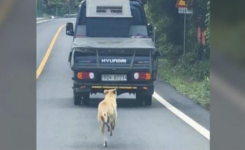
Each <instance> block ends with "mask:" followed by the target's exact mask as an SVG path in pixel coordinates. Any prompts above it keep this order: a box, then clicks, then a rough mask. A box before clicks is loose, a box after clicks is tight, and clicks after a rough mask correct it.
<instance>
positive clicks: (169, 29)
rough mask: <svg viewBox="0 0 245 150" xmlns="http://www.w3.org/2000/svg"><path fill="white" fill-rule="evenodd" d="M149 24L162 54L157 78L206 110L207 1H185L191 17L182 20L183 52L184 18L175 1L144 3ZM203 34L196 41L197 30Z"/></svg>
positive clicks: (208, 13)
mask: <svg viewBox="0 0 245 150" xmlns="http://www.w3.org/2000/svg"><path fill="white" fill-rule="evenodd" d="M144 2H146V5H145V9H146V12H147V16H148V19H149V21H150V22H152V23H153V25H154V26H155V27H156V45H157V48H158V50H159V51H160V52H161V54H162V58H161V59H160V60H159V70H158V72H159V76H160V77H162V78H164V79H165V81H166V82H168V83H169V84H171V85H172V86H173V87H175V88H176V90H178V91H179V92H180V93H182V94H183V95H186V96H188V97H189V98H190V99H192V100H194V101H195V102H197V103H198V104H200V105H202V106H203V107H205V108H206V109H209V108H210V80H209V69H210V66H209V53H210V47H209V36H210V29H209V20H210V8H209V7H210V1H209V0H187V3H188V7H189V8H191V9H192V10H193V14H191V15H187V16H186V19H187V20H186V25H187V26H186V50H185V53H184V52H183V26H184V24H183V23H184V15H183V14H179V13H178V9H177V8H176V6H175V4H176V2H177V0H144ZM198 28H199V29H200V31H201V32H202V33H204V32H206V36H204V40H205V41H204V42H202V41H203V39H200V40H198V37H197V29H198Z"/></svg>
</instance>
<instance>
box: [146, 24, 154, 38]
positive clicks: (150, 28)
mask: <svg viewBox="0 0 245 150" xmlns="http://www.w3.org/2000/svg"><path fill="white" fill-rule="evenodd" d="M147 30H148V34H149V36H152V35H153V25H152V24H151V23H148V24H147Z"/></svg>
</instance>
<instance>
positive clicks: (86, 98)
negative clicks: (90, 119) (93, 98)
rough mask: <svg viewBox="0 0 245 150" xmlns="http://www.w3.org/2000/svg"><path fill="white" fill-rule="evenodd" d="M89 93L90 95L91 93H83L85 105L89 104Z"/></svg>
mask: <svg viewBox="0 0 245 150" xmlns="http://www.w3.org/2000/svg"><path fill="white" fill-rule="evenodd" d="M89 95H90V93H84V94H82V99H83V105H88V104H89Z"/></svg>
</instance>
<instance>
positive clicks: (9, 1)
mask: <svg viewBox="0 0 245 150" xmlns="http://www.w3.org/2000/svg"><path fill="white" fill-rule="evenodd" d="M15 2H16V0H5V1H3V2H2V3H1V4H0V27H1V25H2V24H3V22H4V21H5V19H6V17H7V16H8V14H9V11H10V10H11V8H12V7H13V5H14V3H15Z"/></svg>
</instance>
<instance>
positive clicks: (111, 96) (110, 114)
mask: <svg viewBox="0 0 245 150" xmlns="http://www.w3.org/2000/svg"><path fill="white" fill-rule="evenodd" d="M104 94H105V98H104V100H103V101H101V102H100V103H99V106H98V116H97V118H98V121H99V123H100V130H101V133H102V135H103V137H104V147H106V146H107V137H106V135H105V133H104V128H105V125H106V126H107V128H108V132H110V136H112V130H114V129H115V126H116V119H117V101H116V98H117V92H116V89H112V90H104Z"/></svg>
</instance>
